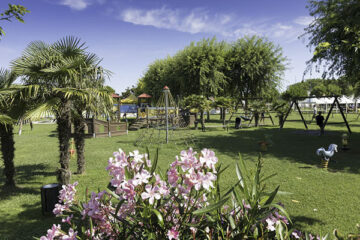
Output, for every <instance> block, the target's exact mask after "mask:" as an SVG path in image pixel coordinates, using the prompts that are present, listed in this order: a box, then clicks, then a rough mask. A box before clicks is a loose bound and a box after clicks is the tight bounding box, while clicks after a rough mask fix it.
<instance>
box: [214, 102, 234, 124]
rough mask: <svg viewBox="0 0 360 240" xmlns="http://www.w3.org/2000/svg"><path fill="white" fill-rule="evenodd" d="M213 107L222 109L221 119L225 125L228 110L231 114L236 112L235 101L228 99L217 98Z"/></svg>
mask: <svg viewBox="0 0 360 240" xmlns="http://www.w3.org/2000/svg"><path fill="white" fill-rule="evenodd" d="M212 106H213V107H215V108H220V114H221V116H220V119H222V120H223V125H225V119H226V117H225V116H226V110H229V111H230V112H231V113H232V112H233V110H234V109H233V108H234V104H233V100H232V99H231V98H227V97H216V98H215V100H214V102H213V104H212Z"/></svg>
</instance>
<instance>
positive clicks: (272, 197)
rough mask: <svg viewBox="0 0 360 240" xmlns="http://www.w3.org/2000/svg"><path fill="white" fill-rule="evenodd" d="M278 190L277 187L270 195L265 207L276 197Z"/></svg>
mask: <svg viewBox="0 0 360 240" xmlns="http://www.w3.org/2000/svg"><path fill="white" fill-rule="evenodd" d="M279 188H280V186H277V188H276V189H275V190H274V191H273V192H272V193H271V194H270V196H269V198H268V199H267V201H266V202H265V205H268V204H270V203H272V201H273V200H274V198H275V197H276V194H277V192H278V191H279Z"/></svg>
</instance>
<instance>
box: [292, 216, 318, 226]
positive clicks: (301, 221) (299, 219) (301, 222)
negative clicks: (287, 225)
mask: <svg viewBox="0 0 360 240" xmlns="http://www.w3.org/2000/svg"><path fill="white" fill-rule="evenodd" d="M291 221H292V222H294V223H295V228H297V227H300V228H302V227H303V226H306V225H310V226H311V225H314V224H315V223H316V224H324V222H323V221H321V220H319V219H316V218H311V217H306V216H293V217H291Z"/></svg>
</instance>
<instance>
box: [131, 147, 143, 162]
mask: <svg viewBox="0 0 360 240" xmlns="http://www.w3.org/2000/svg"><path fill="white" fill-rule="evenodd" d="M129 156H130V157H132V158H133V159H134V161H135V162H136V163H143V162H144V161H143V160H142V159H143V158H144V154H139V150H134V151H133V152H130V153H129Z"/></svg>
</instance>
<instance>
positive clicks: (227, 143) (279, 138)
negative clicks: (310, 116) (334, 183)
mask: <svg viewBox="0 0 360 240" xmlns="http://www.w3.org/2000/svg"><path fill="white" fill-rule="evenodd" d="M344 131H346V129H345V130H344ZM344 131H331V130H328V131H326V133H327V134H325V136H318V135H315V134H308V133H307V131H300V132H299V129H296V128H284V129H282V130H279V129H278V128H258V129H256V130H247V129H239V130H235V129H231V130H229V132H226V131H222V130H221V129H217V130H209V131H207V132H205V133H203V134H200V135H197V136H196V138H197V143H196V148H197V149H202V148H212V149H214V150H215V151H216V152H219V153H222V154H226V155H228V156H230V157H232V158H237V155H238V153H241V154H244V155H246V154H249V155H257V154H258V152H259V151H260V147H259V142H260V141H263V140H265V136H270V139H271V141H272V145H271V146H270V147H269V150H268V152H266V153H265V154H264V156H265V157H266V156H269V157H275V158H277V159H279V160H281V161H290V162H297V163H301V164H308V165H312V166H318V165H319V163H320V158H319V157H318V156H317V155H316V154H315V151H316V150H317V149H318V148H320V147H325V148H326V149H327V148H328V146H329V145H330V144H331V143H335V144H337V145H338V146H339V147H338V149H339V152H337V153H335V155H334V157H333V160H334V161H331V160H330V163H329V166H328V168H329V170H333V171H344V172H350V173H360V161H358V160H357V159H358V156H359V154H360V149H358V148H355V147H352V148H351V150H349V151H346V152H344V151H341V149H340V148H341V134H342V133H343V132H344ZM216 133H218V134H216ZM309 133H311V132H310V131H309ZM215 134H216V135H215ZM359 141H360V134H359V133H353V134H352V135H351V142H353V143H356V142H359ZM350 147H351V145H350ZM302 167H309V166H302Z"/></svg>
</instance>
